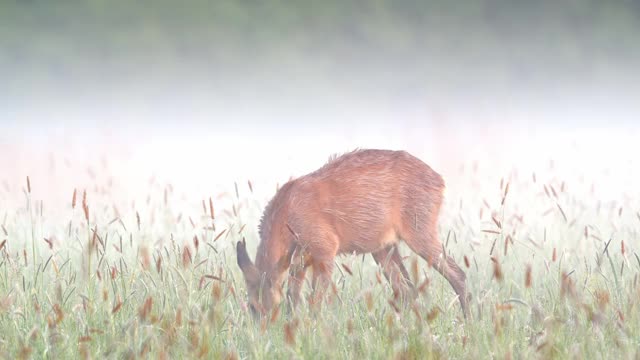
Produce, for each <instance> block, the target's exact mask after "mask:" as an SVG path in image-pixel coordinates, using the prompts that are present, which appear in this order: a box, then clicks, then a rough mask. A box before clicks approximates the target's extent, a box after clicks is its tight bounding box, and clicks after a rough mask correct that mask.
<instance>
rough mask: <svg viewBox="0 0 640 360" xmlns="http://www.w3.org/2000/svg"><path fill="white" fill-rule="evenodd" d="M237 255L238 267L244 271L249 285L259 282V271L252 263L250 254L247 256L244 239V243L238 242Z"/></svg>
mask: <svg viewBox="0 0 640 360" xmlns="http://www.w3.org/2000/svg"><path fill="white" fill-rule="evenodd" d="M236 254H237V262H238V266H239V267H240V270H242V273H243V274H244V278H245V280H247V282H248V283H255V282H257V281H258V271H257V269H256V267H255V265H253V263H252V262H251V259H250V258H249V254H247V243H246V241H245V239H244V238H242V241H238V244H237V245H236Z"/></svg>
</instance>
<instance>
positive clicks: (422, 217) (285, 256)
mask: <svg viewBox="0 0 640 360" xmlns="http://www.w3.org/2000/svg"><path fill="white" fill-rule="evenodd" d="M443 190H444V181H443V179H442V177H441V176H440V175H439V174H438V173H437V172H435V171H434V170H432V169H431V168H430V167H429V166H428V165H427V164H425V163H424V162H422V161H421V160H419V159H418V158H416V157H414V156H412V155H410V154H409V153H407V152H405V151H391V150H355V151H352V152H350V153H346V154H344V155H342V156H340V157H336V156H333V157H332V158H331V159H330V160H329V162H328V163H327V164H325V165H324V166H323V167H321V168H320V169H318V170H316V171H314V172H312V173H310V174H307V175H304V176H302V177H299V178H297V179H293V180H291V181H289V182H288V183H286V184H285V185H283V186H282V187H281V188H280V189H279V190H278V191H277V192H276V194H275V196H274V197H273V198H272V199H271V201H270V202H269V203H268V204H267V206H266V208H265V210H264V213H263V215H262V219H261V222H260V225H259V233H260V244H259V245H258V250H257V255H256V260H255V265H254V264H253V263H252V262H251V260H250V259H249V255H248V254H247V248H246V243H245V241H244V239H243V240H242V241H240V242H238V243H237V248H236V250H237V262H238V266H239V267H240V269H241V270H242V272H243V274H244V278H245V282H246V285H247V290H248V295H249V301H248V304H249V308H250V310H251V312H252V313H253V314H254V315H259V314H265V313H267V312H269V311H270V310H271V309H272V308H273V307H275V306H278V305H279V303H280V302H281V301H282V295H283V293H282V288H283V283H284V280H285V278H286V275H287V270H288V269H290V268H291V269H290V270H291V271H290V277H289V281H288V284H289V286H288V291H287V295H288V298H289V301H290V304H291V305H292V307H295V306H296V304H297V303H298V301H299V297H300V290H301V287H302V284H303V281H304V277H305V273H306V270H307V268H308V267H309V266H311V267H312V269H313V280H312V287H313V289H314V290H320V291H323V290H324V289H326V288H327V286H328V285H330V284H331V274H332V269H333V265H334V258H335V257H336V255H338V254H347V253H357V254H364V253H371V254H372V256H373V258H374V260H375V261H376V263H378V264H379V265H380V266H381V267H382V270H383V273H384V275H385V277H386V278H387V280H388V281H389V282H390V283H391V285H392V287H393V289H394V292H395V293H396V294H398V293H400V294H402V295H403V296H406V295H407V294H409V293H412V294H414V295H415V291H414V290H415V287H414V285H413V284H412V281H411V280H410V278H409V275H408V273H407V270H406V269H405V267H404V265H403V264H402V259H401V257H400V254H399V252H398V248H397V245H398V243H399V241H400V240H403V241H404V242H405V243H406V244H407V245H408V246H409V248H410V249H411V250H413V251H414V252H415V253H417V254H418V255H419V256H421V257H422V258H423V259H425V260H426V261H427V262H428V263H429V264H431V265H432V266H433V267H434V268H435V269H436V270H437V271H438V272H440V273H441V274H442V275H443V276H444V277H445V278H446V279H447V280H448V282H449V283H450V284H451V286H452V287H453V289H454V290H455V292H456V294H457V296H458V300H459V301H460V305H461V307H462V311H463V314H464V316H465V318H466V317H467V316H468V313H469V308H468V304H467V293H466V284H465V281H466V280H465V279H466V276H465V273H464V272H463V271H462V270H461V269H460V267H458V265H457V264H456V263H455V261H454V260H453V259H452V258H450V257H447V256H446V255H445V254H444V253H443V247H442V244H441V242H440V240H439V239H438V234H437V229H436V225H437V219H438V214H439V211H440V206H441V204H442V199H443ZM294 254H295V255H294ZM298 255H299V256H298ZM292 263H294V264H295V265H297V266H292Z"/></svg>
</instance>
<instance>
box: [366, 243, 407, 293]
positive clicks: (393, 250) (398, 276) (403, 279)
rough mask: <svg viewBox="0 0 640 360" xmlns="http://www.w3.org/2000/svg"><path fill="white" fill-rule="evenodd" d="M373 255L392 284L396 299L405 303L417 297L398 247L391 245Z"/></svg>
mask: <svg viewBox="0 0 640 360" xmlns="http://www.w3.org/2000/svg"><path fill="white" fill-rule="evenodd" d="M371 255H372V256H373V259H374V260H375V261H376V263H377V264H378V265H380V267H381V268H382V272H383V273H384V276H385V277H386V278H387V281H389V283H391V287H392V288H393V292H394V297H396V298H397V297H400V298H401V300H402V302H403V303H407V302H408V301H409V300H410V299H412V298H413V297H414V296H415V287H414V284H413V282H412V281H411V279H410V278H409V273H408V272H407V269H406V268H405V267H404V264H403V263H402V258H401V257H400V252H399V249H398V246H397V245H389V246H387V247H385V248H383V249H381V250H378V251H376V252H374V253H372V254H371Z"/></svg>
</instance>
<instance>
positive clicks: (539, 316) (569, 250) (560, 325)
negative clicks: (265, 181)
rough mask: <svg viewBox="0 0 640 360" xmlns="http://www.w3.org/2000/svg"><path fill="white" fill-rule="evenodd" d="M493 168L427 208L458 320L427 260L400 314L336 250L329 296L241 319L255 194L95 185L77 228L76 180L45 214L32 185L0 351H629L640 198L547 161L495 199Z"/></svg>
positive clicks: (361, 261)
mask: <svg viewBox="0 0 640 360" xmlns="http://www.w3.org/2000/svg"><path fill="white" fill-rule="evenodd" d="M500 177H502V175H500V176H496V175H494V174H493V175H492V174H485V175H480V174H476V173H470V172H461V173H460V179H463V182H461V183H460V184H457V185H456V184H454V185H453V186H451V187H450V188H449V190H447V194H446V196H447V202H446V204H445V207H444V209H443V213H442V216H441V221H440V234H441V238H442V241H443V242H444V243H445V247H446V251H447V253H448V254H449V255H450V256H452V257H454V258H455V259H456V261H457V262H458V263H459V264H460V265H461V266H463V267H464V269H465V271H466V273H467V277H468V283H469V285H468V286H469V290H470V291H471V293H472V296H473V298H472V301H471V307H472V315H473V318H472V319H471V320H470V321H468V322H464V321H462V318H461V315H462V314H461V311H460V309H459V305H458V303H457V302H456V300H455V298H454V293H453V291H452V289H451V288H450V287H449V285H448V284H447V283H446V282H445V281H444V280H443V278H442V277H441V276H440V275H438V274H437V273H436V272H435V271H434V270H432V269H429V268H428V267H427V264H426V263H425V262H424V261H422V260H419V261H418V264H419V277H420V278H419V279H417V281H418V282H422V281H424V280H425V278H426V277H428V278H429V279H430V280H431V282H430V284H429V286H428V287H427V288H426V291H425V292H424V293H422V294H421V295H420V297H419V298H418V300H417V301H416V303H415V304H414V307H413V308H407V309H400V312H398V313H397V312H396V311H394V309H393V308H392V307H391V306H390V305H389V304H388V299H390V298H391V295H392V294H391V290H390V288H389V285H388V284H387V283H386V281H384V280H383V281H382V282H379V281H378V276H376V272H377V271H378V268H377V267H376V266H375V263H374V262H373V260H372V258H371V257H370V256H366V257H364V258H363V257H361V256H344V257H340V258H338V259H337V260H336V261H337V263H338V264H343V263H344V264H347V265H348V266H349V267H350V268H351V269H352V272H353V275H349V274H348V273H346V272H343V271H341V267H340V266H337V267H336V271H335V272H334V282H335V284H336V288H337V290H338V291H337V295H335V296H332V297H331V298H330V301H329V302H328V303H325V304H323V307H322V308H321V309H314V308H310V306H309V305H308V303H307V302H306V300H305V301H304V302H303V303H302V305H301V306H300V307H299V308H297V309H296V311H295V312H294V313H293V314H286V312H285V311H282V312H281V313H280V314H279V316H276V317H275V318H274V319H273V321H272V322H268V323H267V322H264V323H255V322H254V321H253V320H252V319H251V317H250V316H249V313H248V312H247V310H246V307H245V306H244V301H245V299H246V297H245V285H244V281H243V279H242V274H241V273H240V271H239V269H238V268H237V266H236V264H235V253H234V244H235V242H236V241H237V240H239V239H241V238H242V237H243V236H245V237H246V238H247V241H248V244H249V251H250V254H251V256H252V257H254V254H255V253H254V252H255V247H256V245H257V239H256V235H255V233H256V231H255V230H254V229H255V228H256V226H257V218H258V216H259V215H260V211H261V210H262V206H263V205H264V201H261V200H259V199H257V198H256V196H254V195H253V194H252V192H251V191H249V189H248V188H247V189H243V188H242V187H241V189H240V191H239V192H238V193H236V194H233V195H228V196H227V197H221V198H218V199H217V200H214V204H215V205H216V206H218V207H220V208H219V209H218V208H217V209H216V216H215V219H212V218H211V214H210V211H209V210H208V209H209V207H208V203H207V204H206V205H205V206H204V208H205V209H207V210H204V209H203V206H201V204H200V202H196V203H195V205H193V206H192V207H183V205H180V204H178V202H176V201H174V197H173V195H172V193H171V191H169V194H168V195H166V194H165V188H163V187H160V186H152V187H150V190H149V194H144V195H145V196H147V195H148V200H147V202H146V203H145V202H140V203H138V205H132V206H128V207H121V208H120V209H119V210H115V209H114V208H115V205H114V204H113V203H112V200H111V199H112V198H113V197H114V196H115V195H117V194H111V193H109V192H108V191H107V192H105V193H103V194H101V193H100V192H96V191H93V192H89V193H88V195H87V208H88V209H89V221H87V219H86V218H85V214H84V211H83V205H82V201H81V199H82V196H81V194H82V192H81V191H78V201H77V205H76V207H75V208H72V207H71V202H69V204H67V205H65V206H64V207H63V208H64V209H65V210H64V211H63V212H62V213H57V214H49V215H47V214H48V213H47V212H46V211H42V210H41V206H42V204H41V203H40V202H39V200H37V199H38V196H39V194H42V191H44V189H32V190H33V191H32V192H29V191H25V201H24V202H23V203H22V204H21V205H16V206H13V207H9V208H6V209H2V210H3V211H4V212H5V214H0V215H4V219H1V218H0V220H2V221H3V222H2V225H3V228H2V230H1V231H0V240H4V239H7V241H6V242H4V243H3V245H2V250H1V255H0V354H2V356H3V357H4V358H17V357H25V358H83V357H91V358H118V359H120V358H198V357H203V358H224V357H228V358H257V359H260V358H312V359H336V358H349V359H352V358H371V359H389V358H403V359H404V358H419V359H430V358H512V359H513V358H544V359H547V358H615V359H634V358H638V356H640V353H639V350H638V349H640V325H639V324H640V304H639V302H640V301H639V299H640V279H639V275H638V274H639V272H640V258H639V257H638V251H639V250H638V245H637V244H638V237H637V234H638V231H640V215H638V210H639V209H640V207H639V206H638V199H634V198H631V199H629V198H627V199H625V200H619V201H610V202H608V201H599V198H598V193H593V194H592V193H591V192H590V190H589V184H585V183H583V182H581V181H580V180H579V178H578V177H576V178H563V179H559V178H558V176H556V175H554V174H553V172H551V173H550V174H549V176H548V177H546V178H545V179H543V177H542V176H540V175H539V176H538V177H537V179H536V180H534V179H533V178H532V177H531V176H517V175H516V173H512V174H505V177H506V178H510V180H509V192H508V194H506V196H505V187H506V183H507V181H506V180H504V181H499V179H500ZM474 181H476V182H478V183H479V184H480V185H478V186H479V187H477V186H476V187H474V185H472V183H473V182H474ZM500 183H502V185H500ZM563 183H564V184H565V185H563ZM545 186H546V187H547V190H546V191H545V190H544V188H545ZM72 191H73V189H70V191H69V193H70V194H71V193H72ZM554 194H555V195H554ZM70 198H71V196H70ZM503 198H504V201H503ZM485 202H486V204H485ZM128 203H129V204H130V201H129V202H128ZM219 204H225V205H224V206H222V205H219ZM44 205H46V204H44ZM620 208H622V211H620ZM481 209H482V210H481ZM187 214H192V215H187ZM193 214H198V215H197V216H196V215H193ZM138 216H139V219H140V220H139V221H138ZM492 217H493V218H495V221H494V220H493V219H492ZM244 224H246V226H245V227H244V228H242V229H241V227H242V225H244ZM214 227H215V229H214ZM585 228H586V230H585ZM94 230H95V235H94ZM223 230H226V232H225V233H224V234H222V235H221V236H218V235H220V234H221V233H222V231H223ZM483 230H484V231H483ZM194 237H197V246H196V241H195V240H194ZM43 238H46V239H47V240H52V246H51V247H50V246H49V245H48V242H46V241H43V240H42V239H43ZM623 241H624V244H625V250H624V253H623V250H622V242H623ZM505 242H508V244H507V246H506V250H505ZM34 243H35V246H33V244H34ZM607 244H608V246H607ZM605 248H606V250H605ZM89 249H90V251H89ZM187 249H188V250H187ZM554 252H555V256H554V255H553V254H554ZM402 253H403V255H405V256H407V257H408V258H407V260H406V264H407V267H408V268H410V265H411V262H412V261H413V259H414V256H413V254H411V253H410V252H409V251H408V249H407V248H406V247H404V246H403V247H402ZM89 254H91V255H89ZM464 256H466V257H467V259H468V260H469V267H468V268H467V267H466V266H464V263H465V262H464V260H463V257H464ZM492 258H493V259H494V260H492ZM494 262H495V263H496V264H498V265H499V268H500V270H501V272H502V277H501V278H496V277H495V276H494V273H495V270H494ZM527 265H531V268H532V284H531V287H529V288H527V287H526V286H525V276H526V275H525V272H526V267H527ZM382 279H384V278H382ZM414 280H415V279H414ZM304 294H305V295H308V294H309V287H308V286H307V287H305V289H304ZM285 329H289V330H290V331H287V330H285ZM287 332H288V334H287Z"/></svg>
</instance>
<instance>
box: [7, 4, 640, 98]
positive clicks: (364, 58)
mask: <svg viewBox="0 0 640 360" xmlns="http://www.w3.org/2000/svg"><path fill="white" fill-rule="evenodd" d="M0 24H1V25H0V71H1V72H2V78H3V83H4V84H3V86H2V89H3V90H0V92H2V93H3V94H2V96H3V97H6V96H7V95H8V96H12V95H14V96H17V97H20V96H22V95H25V94H32V93H33V91H45V92H48V91H51V92H53V90H55V92H56V93H58V92H60V91H62V92H65V91H70V92H71V93H74V94H75V93H82V92H84V91H87V89H89V88H90V89H95V88H96V87H100V88H102V87H104V88H109V87H117V88H120V89H121V90H122V91H128V90H131V89H135V87H136V86H137V85H136V84H138V83H139V81H141V80H144V81H145V82H146V83H147V84H149V83H151V84H155V85H156V86H160V87H163V86H175V85H176V84H194V83H197V85H191V86H197V87H201V89H193V88H191V89H185V90H187V91H189V90H203V91H211V90H214V91H221V90H224V91H227V92H229V91H234V86H235V85H238V84H242V83H243V82H237V81H235V82H233V83H231V81H230V80H244V81H250V82H251V83H252V84H254V85H257V84H263V85H265V86H267V88H269V86H271V87H272V88H275V87H278V86H276V85H275V84H282V83H283V82H286V83H287V84H288V85H287V86H279V88H288V89H296V90H295V91H299V88H300V87H306V88H309V87H312V86H310V85H308V83H307V82H308V81H313V82H314V85H315V86H322V85H323V84H324V85H327V86H329V85H335V84H340V87H341V88H343V89H345V88H349V89H351V90H364V89H366V90H368V91H375V86H380V87H384V88H385V89H386V90H385V91H387V92H390V93H391V94H397V95H398V96H404V95H406V94H405V93H411V92H413V91H418V92H424V91H429V90H428V89H435V85H436V84H437V89H438V91H439V92H443V91H451V92H456V91H457V92H459V93H461V92H464V91H469V89H467V90H464V88H467V87H468V84H469V83H470V82H471V81H477V80H489V79H490V80H491V83H490V86H492V87H493V88H494V90H497V91H500V90H505V91H508V90H509V89H510V87H511V86H513V85H514V84H515V83H517V84H519V85H522V84H524V85H525V86H528V87H529V88H530V89H535V87H536V86H541V85H544V86H548V85H549V84H554V82H558V83H559V82H560V81H564V82H566V81H572V82H587V83H589V82H592V81H619V80H620V81H623V80H624V79H625V78H627V77H628V76H629V72H631V71H633V69H634V66H635V64H637V63H638V60H639V59H640V41H638V37H639V36H640V1H637V0H632V1H629V0H627V1H622V0H617V1H587V0H578V1H569V0H563V1H557V0H546V1H535V2H534V1H497V0H478V1H473V2H464V3H461V2H451V1H441V0H429V1H400V2H394V1H336V0H328V1H323V2H314V1H297V2H288V1H235V0H234V1H204V0H202V1H194V0H191V1H182V2H175V1H168V0H154V1H148V0H143V1H134V2H132V1H123V0H116V1H113V0H109V1H106V0H93V1H69V0H67V1H55V2H51V1H38V0H28V1H23V0H20V1H18V0H3V1H2V2H0ZM635 75H637V74H635ZM225 80H228V82H225ZM61 83H63V84H65V86H64V87H61V86H60V84H61ZM234 84H235V85H234ZM269 84H271V85H269ZM429 84H433V85H429ZM372 86H373V87H374V88H373V89H372ZM34 88H37V90H34ZM240 88H241V89H242V91H251V90H247V89H246V88H245V87H243V86H241V87H240ZM236 90H238V89H236ZM306 90H310V89H306ZM478 90H479V89H478ZM257 91H259V90H257Z"/></svg>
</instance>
